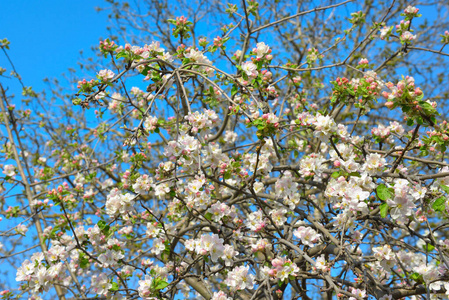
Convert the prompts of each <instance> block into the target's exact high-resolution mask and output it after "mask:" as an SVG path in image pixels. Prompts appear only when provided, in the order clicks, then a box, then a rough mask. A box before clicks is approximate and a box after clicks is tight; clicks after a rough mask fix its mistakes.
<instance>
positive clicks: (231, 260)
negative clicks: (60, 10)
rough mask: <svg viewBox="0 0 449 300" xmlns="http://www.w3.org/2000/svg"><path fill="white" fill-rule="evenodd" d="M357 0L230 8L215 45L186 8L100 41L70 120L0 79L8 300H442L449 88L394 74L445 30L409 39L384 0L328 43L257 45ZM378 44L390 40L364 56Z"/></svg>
mask: <svg viewBox="0 0 449 300" xmlns="http://www.w3.org/2000/svg"><path fill="white" fill-rule="evenodd" d="M111 2H112V3H113V4H114V5H117V3H115V2H114V1H111ZM217 5H219V4H217ZM351 5H352V4H350V1H345V2H339V3H334V4H331V5H327V6H315V7H313V8H310V9H303V8H299V9H298V11H297V12H296V13H292V14H290V15H287V16H284V17H282V18H277V19H275V20H271V19H270V18H271V17H272V16H273V15H270V17H268V19H265V20H266V21H264V19H263V16H264V14H263V12H266V11H265V10H264V9H265V8H264V6H262V5H261V6H260V7H259V4H258V3H257V2H255V1H242V2H239V3H238V4H229V5H228V6H227V9H226V13H227V14H229V16H228V17H227V18H228V20H231V19H235V20H236V22H237V24H235V25H230V24H227V26H225V27H224V28H223V33H222V34H220V35H218V36H216V37H215V38H214V40H213V41H211V42H209V41H208V40H207V39H206V38H204V37H200V38H197V37H196V36H197V35H198V32H197V31H195V30H194V28H195V26H194V25H197V23H195V24H194V23H192V22H190V21H189V19H188V18H186V17H176V18H174V19H169V20H168V23H167V24H170V26H171V29H172V35H173V38H171V39H170V41H171V42H170V43H169V45H167V46H165V45H164V44H163V43H160V42H158V41H149V42H148V43H143V44H136V43H133V44H129V43H124V44H120V43H119V42H114V41H113V40H111V39H105V40H103V41H101V42H100V45H99V50H98V51H99V53H101V55H102V56H104V58H105V59H106V60H105V61H104V65H105V66H107V67H103V68H100V69H97V70H96V74H94V73H92V75H91V77H90V78H87V79H81V80H79V81H78V82H77V88H78V92H77V93H76V94H75V95H73V94H72V95H71V96H70V99H71V102H72V103H73V107H71V108H70V109H66V108H67V106H64V105H62V107H63V108H62V109H61V116H60V117H62V118H63V119H62V120H63V121H64V123H62V124H58V123H57V122H56V121H57V120H56V119H52V116H51V115H49V114H46V113H45V109H46V108H45V107H40V108H35V109H34V110H31V109H27V107H26V105H25V104H24V108H23V109H22V108H19V107H18V105H14V103H12V98H11V96H10V95H8V92H7V91H6V88H5V87H4V85H3V84H2V86H1V91H0V92H1V101H0V108H1V120H2V129H1V130H2V132H4V133H5V135H4V137H3V143H2V145H3V152H2V153H3V158H4V164H3V176H2V177H1V178H0V179H1V191H2V195H3V196H2V197H3V198H2V201H3V205H4V206H5V207H6V209H4V210H2V215H3V217H2V221H1V224H2V226H1V227H0V228H1V231H0V236H1V237H2V238H3V240H2V248H1V256H0V262H1V263H2V265H3V264H5V265H7V264H9V267H8V268H7V269H5V270H3V272H5V273H10V272H11V268H14V273H15V276H13V277H14V279H15V280H16V281H17V282H18V283H19V284H20V287H19V288H16V287H15V286H14V284H12V283H11V282H10V281H8V280H9V279H10V278H11V276H10V275H9V277H8V275H5V278H6V279H2V280H3V281H1V283H2V285H3V287H4V290H3V291H2V292H1V293H0V296H1V297H2V298H3V299H10V298H11V299H12V298H21V297H29V298H30V299H41V298H42V299H50V298H52V299H53V298H59V299H180V298H191V299H203V298H204V299H208V300H209V299H214V300H219V299H220V300H225V299H226V300H227V299H248V300H250V299H299V298H301V299H307V300H308V299H314V298H323V299H332V298H334V299H359V300H360V299H366V298H371V299H374V298H375V299H400V298H405V297H409V298H413V299H424V298H426V299H428V298H434V299H437V298H438V297H446V295H447V294H449V254H448V253H449V240H448V239H447V235H448V234H447V231H446V228H447V225H448V223H447V217H448V214H449V204H448V202H447V194H448V193H449V168H448V167H449V163H447V162H446V160H445V155H446V148H447V146H448V144H449V132H448V131H449V125H448V123H447V122H446V121H445V119H444V113H441V112H444V111H443V110H440V109H439V108H438V105H437V104H438V102H443V103H445V102H444V101H447V100H448V99H447V94H445V93H444V91H445V90H444V87H441V89H439V88H438V86H433V90H432V91H427V90H426V88H424V87H423V88H421V87H420V86H419V82H420V81H422V79H421V78H419V77H422V76H421V74H420V73H419V72H416V73H417V75H418V76H415V77H416V78H417V79H416V80H415V79H414V77H413V75H415V72H411V73H409V74H403V76H400V75H396V73H393V72H390V71H389V69H390V68H391V65H395V66H398V64H400V62H401V60H404V61H406V59H407V54H408V53H413V52H414V51H415V52H418V51H419V52H423V53H425V54H426V55H433V56H437V57H447V56H449V54H447V53H445V52H444V51H443V50H444V49H443V48H444V46H445V45H446V44H447V43H449V32H448V31H446V32H444V33H442V34H441V38H439V40H438V42H440V43H441V45H442V46H443V47H442V48H441V46H440V48H441V49H436V50H433V48H428V47H424V46H423V47H421V45H417V44H415V43H418V40H419V38H418V33H415V32H414V27H413V26H412V22H413V24H414V23H415V22H419V21H418V20H419V19H418V18H419V17H421V15H420V14H419V9H418V8H416V7H413V6H407V5H403V3H395V1H392V2H391V3H389V4H388V6H386V7H385V9H384V10H383V11H382V12H381V13H379V14H376V15H375V16H374V17H372V16H369V14H368V13H369V12H371V10H370V7H369V5H368V6H366V7H364V8H365V9H366V10H365V11H359V12H355V13H351V14H350V18H348V20H346V21H345V22H346V25H348V28H347V29H346V30H341V32H340V31H339V29H337V33H338V36H336V37H334V38H333V39H332V40H333V42H332V43H327V44H322V45H320V44H319V43H317V42H315V41H314V40H313V39H310V40H309V41H308V40H307V36H303V35H301V39H302V40H301V43H302V44H303V45H304V44H305V43H308V44H309V47H303V48H301V49H300V52H299V55H298V56H297V57H293V56H292V57H289V55H288V54H286V53H283V52H282V51H280V50H279V49H286V47H289V46H288V45H280V46H279V47H278V46H276V43H275V41H276V40H275V37H273V36H265V39H262V37H263V35H262V33H263V32H264V31H265V30H274V32H277V33H278V34H279V36H284V37H285V35H287V34H288V32H289V31H288V30H289V28H288V27H284V26H287V25H286V24H289V23H290V22H292V24H293V27H294V28H295V30H297V31H301V28H302V27H303V26H304V27H305V26H306V24H307V20H306V19H299V18H300V17H301V18H307V17H310V18H313V15H317V16H318V15H319V16H320V17H323V20H329V19H331V18H332V15H333V14H334V13H336V12H338V11H339V10H344V9H345V8H346V9H347V8H353V6H351ZM125 8H126V9H127V7H125ZM125 8H124V9H125ZM268 8H269V6H268ZM113 9H114V8H113ZM446 9H447V7H446ZM267 11H269V10H267ZM401 11H402V12H401ZM329 12H330V15H329ZM273 14H274V15H275V16H277V15H276V13H275V12H274V13H273ZM320 14H322V15H320ZM370 18H374V19H372V22H371V21H370V22H371V23H368V22H366V20H371V19H370ZM393 21H394V22H395V23H393ZM156 24H157V23H156ZM155 26H156V25H155ZM326 26H327V25H326V24H323V29H324V28H326ZM161 34H162V37H164V36H165V39H168V38H167V35H166V32H161ZM354 35H355V37H354ZM318 36H319V34H317V37H318ZM160 39H161V40H162V41H163V40H164V38H160ZM287 39H288V37H287ZM166 41H167V40H166ZM317 41H319V39H317ZM175 42H176V43H177V44H175ZM428 44H430V45H433V44H432V43H430V42H429V43H428ZM1 45H2V46H1V47H2V49H3V50H4V52H5V53H7V52H6V49H7V47H8V42H7V41H6V40H3V41H2V44H1ZM379 45H380V46H379ZM382 45H388V47H396V49H397V50H396V52H393V53H391V54H389V55H384V56H382V55H381V56H378V55H377V54H372V52H373V49H377V48H376V47H387V46H382ZM174 46H175V47H174ZM168 49H169V50H168ZM341 53H345V54H341ZM337 54H340V55H337ZM371 55H372V56H373V58H371V57H370V56H371ZM292 58H294V59H295V60H293V59H292ZM399 66H400V65H399ZM398 68H399V70H396V72H397V73H398V74H399V73H400V72H401V70H407V69H406V68H405V67H398ZM88 70H89V68H88ZM328 70H331V72H332V73H323V72H326V71H328ZM387 71H388V72H387ZM323 74H326V76H324V75H323ZM338 74H340V75H338ZM331 75H332V76H333V77H329V76H331ZM18 78H19V80H20V77H18ZM444 80H447V79H442V80H441V81H442V82H443V81H444ZM427 92H429V93H437V94H438V93H441V94H440V96H439V100H438V101H436V99H429V97H426V96H425V95H426V93H427ZM23 95H24V97H30V98H31V99H38V98H39V97H40V96H39V95H37V94H36V93H34V92H33V91H32V89H30V88H26V87H24V93H23ZM66 99H67V98H66ZM60 101H61V103H62V104H64V103H63V102H64V99H61V100H60ZM26 103H27V105H29V106H32V105H33V102H30V101H28V102H26ZM30 103H31V104H30ZM59 120H61V119H59ZM92 124H94V126H93V125H92ZM91 125H92V126H91ZM38 128H42V131H40V129H38ZM8 278H9V279H8Z"/></svg>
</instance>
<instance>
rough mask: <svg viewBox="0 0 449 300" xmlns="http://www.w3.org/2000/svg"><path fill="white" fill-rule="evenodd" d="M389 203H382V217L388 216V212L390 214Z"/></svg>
mask: <svg viewBox="0 0 449 300" xmlns="http://www.w3.org/2000/svg"><path fill="white" fill-rule="evenodd" d="M388 208H389V207H388V204H387V203H386V202H384V203H382V204H381V205H380V216H381V217H382V218H385V217H386V216H387V214H388Z"/></svg>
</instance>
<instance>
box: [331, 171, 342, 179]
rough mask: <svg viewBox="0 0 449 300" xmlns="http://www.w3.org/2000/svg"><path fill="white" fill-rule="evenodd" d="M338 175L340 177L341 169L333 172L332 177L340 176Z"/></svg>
mask: <svg viewBox="0 0 449 300" xmlns="http://www.w3.org/2000/svg"><path fill="white" fill-rule="evenodd" d="M338 177H340V172H339V171H336V172H334V173H332V178H338Z"/></svg>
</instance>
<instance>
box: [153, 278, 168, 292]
mask: <svg viewBox="0 0 449 300" xmlns="http://www.w3.org/2000/svg"><path fill="white" fill-rule="evenodd" d="M168 285H169V283H168V282H166V281H163V280H160V281H158V282H157V283H156V286H155V287H154V289H155V290H162V289H165V288H166V287H167V286H168Z"/></svg>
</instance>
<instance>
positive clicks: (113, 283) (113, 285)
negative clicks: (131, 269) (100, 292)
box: [109, 282, 118, 292]
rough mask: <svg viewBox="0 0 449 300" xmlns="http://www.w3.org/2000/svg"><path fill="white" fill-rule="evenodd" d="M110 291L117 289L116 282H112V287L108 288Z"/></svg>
mask: <svg viewBox="0 0 449 300" xmlns="http://www.w3.org/2000/svg"><path fill="white" fill-rule="evenodd" d="M109 290H110V291H111V292H116V291H118V284H117V282H112V287H111V288H110V289H109Z"/></svg>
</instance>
